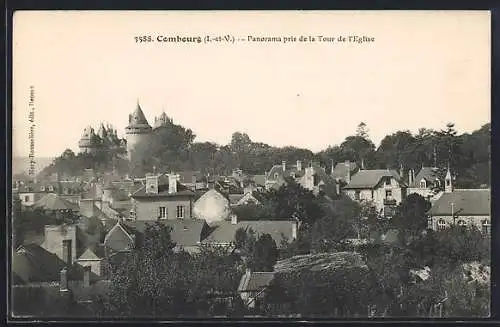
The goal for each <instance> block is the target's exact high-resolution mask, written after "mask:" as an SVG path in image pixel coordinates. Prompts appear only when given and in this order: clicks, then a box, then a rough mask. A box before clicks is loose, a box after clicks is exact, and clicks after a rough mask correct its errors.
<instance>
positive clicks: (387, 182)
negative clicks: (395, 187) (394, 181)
mask: <svg viewBox="0 0 500 327" xmlns="http://www.w3.org/2000/svg"><path fill="white" fill-rule="evenodd" d="M389 185H391V178H390V177H386V179H385V186H389Z"/></svg>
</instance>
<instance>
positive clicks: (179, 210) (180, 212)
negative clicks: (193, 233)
mask: <svg viewBox="0 0 500 327" xmlns="http://www.w3.org/2000/svg"><path fill="white" fill-rule="evenodd" d="M177 218H184V206H177Z"/></svg>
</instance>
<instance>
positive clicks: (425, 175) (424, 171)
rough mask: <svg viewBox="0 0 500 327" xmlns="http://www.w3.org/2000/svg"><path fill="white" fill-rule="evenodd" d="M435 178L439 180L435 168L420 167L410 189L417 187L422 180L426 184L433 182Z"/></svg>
mask: <svg viewBox="0 0 500 327" xmlns="http://www.w3.org/2000/svg"><path fill="white" fill-rule="evenodd" d="M437 178H439V176H438V171H437V169H436V168H432V167H422V168H421V169H420V171H419V172H418V174H417V175H416V176H415V179H414V180H413V182H412V183H411V184H410V187H419V186H420V181H421V180H422V179H425V180H426V181H427V182H434V181H435V180H436V179H437Z"/></svg>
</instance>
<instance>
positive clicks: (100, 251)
mask: <svg viewBox="0 0 500 327" xmlns="http://www.w3.org/2000/svg"><path fill="white" fill-rule="evenodd" d="M102 258H104V246H103V245H102V244H96V245H94V246H91V247H88V248H87V249H86V250H85V252H83V254H82V255H81V256H80V257H79V258H78V260H100V259H102Z"/></svg>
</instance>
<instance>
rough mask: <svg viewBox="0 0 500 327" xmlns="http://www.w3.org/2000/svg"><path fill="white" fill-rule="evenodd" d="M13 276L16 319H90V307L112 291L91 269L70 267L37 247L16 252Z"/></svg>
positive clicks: (12, 305) (74, 265) (13, 310)
mask: <svg viewBox="0 0 500 327" xmlns="http://www.w3.org/2000/svg"><path fill="white" fill-rule="evenodd" d="M11 276H12V286H11V309H12V314H13V316H21V317H22V316H24V317H26V316H30V317H44V318H47V317H49V316H54V317H63V316H68V317H69V316H71V317H74V316H90V315H92V310H90V311H89V310H88V305H89V304H91V303H92V302H93V300H95V299H96V298H97V296H106V294H107V293H108V289H109V281H108V280H105V279H104V278H103V277H100V276H98V275H96V274H94V273H93V272H92V271H91V267H90V266H88V267H83V266H81V265H79V264H78V263H74V264H70V263H68V262H65V261H64V260H61V259H60V258H59V257H57V256H56V255H54V254H52V253H50V252H48V251H46V250H45V249H43V248H41V247H40V246H38V245H34V244H30V245H24V246H20V247H19V248H18V249H17V250H16V251H15V252H14V254H13V256H12V275H11Z"/></svg>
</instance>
